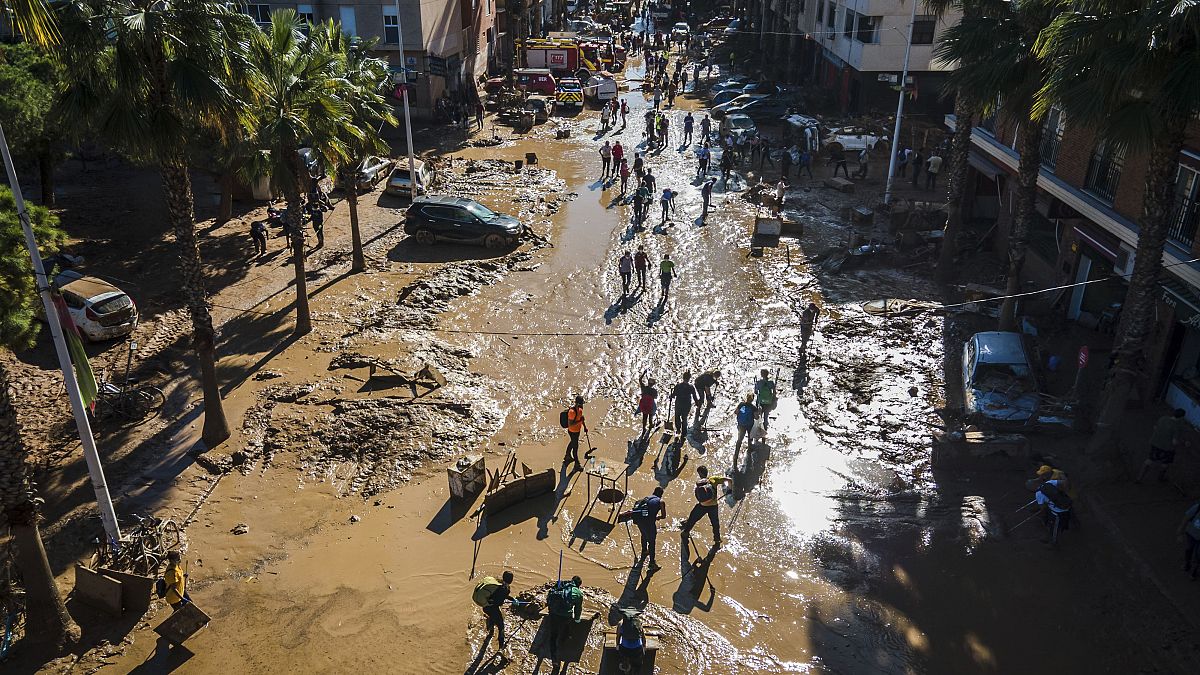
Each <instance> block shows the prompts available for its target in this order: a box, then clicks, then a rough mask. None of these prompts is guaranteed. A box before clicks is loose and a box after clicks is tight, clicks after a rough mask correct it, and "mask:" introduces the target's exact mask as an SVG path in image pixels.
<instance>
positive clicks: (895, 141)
mask: <svg viewBox="0 0 1200 675" xmlns="http://www.w3.org/2000/svg"><path fill="white" fill-rule="evenodd" d="M919 1H920V0H910V2H912V16H910V17H909V19H908V40H907V41H906V42H905V43H904V72H903V73H902V74H901V75H900V100H899V101H897V102H896V128H895V130H894V131H893V132H892V145H891V147H890V148H889V149H888V154H890V155H891V158H890V159H889V160H888V175H887V185H886V187H884V189H883V203H884V204H890V203H892V181H893V180H895V178H896V151H897V150H898V149H899V147H900V119H901V118H902V117H903V116H904V94H905V93H906V92H905V91H904V87H905V85H906V84H907V83H908V59H909V55H910V54H911V53H912V38H913V26H914V25H915V24H916V23H917V2H919Z"/></svg>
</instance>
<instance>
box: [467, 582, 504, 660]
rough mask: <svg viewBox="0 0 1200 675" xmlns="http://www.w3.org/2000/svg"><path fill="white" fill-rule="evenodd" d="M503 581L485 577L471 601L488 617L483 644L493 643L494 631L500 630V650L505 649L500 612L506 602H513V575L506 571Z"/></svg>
mask: <svg viewBox="0 0 1200 675" xmlns="http://www.w3.org/2000/svg"><path fill="white" fill-rule="evenodd" d="M500 578H501V579H502V580H503V581H497V580H496V577H484V578H483V579H481V580H480V581H479V583H478V584H476V585H475V591H474V592H473V593H472V594H471V600H472V601H474V602H475V604H476V605H479V606H480V608H482V609H483V614H484V616H486V617H487V631H488V634H487V637H486V638H485V639H484V641H483V644H484V645H487V644H488V643H489V642H491V641H492V631H494V630H496V629H497V628H499V629H500V649H504V613H503V612H501V611H500V609H501V607H503V606H504V603H505V602H509V601H511V600H512V598H511V595H512V588H511V586H512V582H513V573H512V572H509V571H507V570H505V572H504V574H503V575H501V577H500Z"/></svg>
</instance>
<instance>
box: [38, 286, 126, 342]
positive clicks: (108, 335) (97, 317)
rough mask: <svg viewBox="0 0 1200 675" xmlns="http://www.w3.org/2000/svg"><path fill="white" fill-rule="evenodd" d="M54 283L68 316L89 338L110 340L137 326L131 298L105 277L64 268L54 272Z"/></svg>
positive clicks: (96, 340)
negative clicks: (65, 306) (56, 272)
mask: <svg viewBox="0 0 1200 675" xmlns="http://www.w3.org/2000/svg"><path fill="white" fill-rule="evenodd" d="M53 285H54V287H55V288H56V289H58V292H59V293H60V294H61V295H62V298H63V302H65V303H66V305H67V311H68V312H69V313H70V315H71V320H72V321H74V322H75V325H76V326H77V327H78V328H79V332H80V333H82V334H83V336H84V337H86V338H87V339H88V340H90V341H92V342H99V341H100V340H112V339H114V338H119V337H122V336H125V335H129V334H130V333H132V332H133V329H134V328H136V327H137V322H138V311H137V305H136V304H134V302H133V298H131V297H129V296H128V295H126V294H125V291H122V290H121V289H119V288H117V287H116V286H113V285H112V284H110V283H108V282H107V281H105V280H103V279H98V278H96V277H90V276H87V275H84V274H82V273H80V272H77V271H75V270H63V271H61V272H59V273H58V274H56V275H54V282H53Z"/></svg>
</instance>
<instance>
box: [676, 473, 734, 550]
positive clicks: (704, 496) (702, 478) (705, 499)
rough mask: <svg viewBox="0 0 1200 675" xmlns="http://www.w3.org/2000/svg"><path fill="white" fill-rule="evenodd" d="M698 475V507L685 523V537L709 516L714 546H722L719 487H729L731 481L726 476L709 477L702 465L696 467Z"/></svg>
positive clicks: (694, 507)
mask: <svg viewBox="0 0 1200 675" xmlns="http://www.w3.org/2000/svg"><path fill="white" fill-rule="evenodd" d="M696 475H697V476H698V477H699V479H698V480H697V481H696V490H695V494H696V505H695V506H693V507H692V512H691V513H690V514H689V515H688V517H687V520H685V521H684V523H683V527H682V528H681V529H682V530H683V536H685V537H686V536H688V534H690V533H691V531H692V526H694V525H695V524H696V523H697V522H699V521H700V519H701V518H703V517H704V516H708V520H709V522H711V523H712V529H713V544H714V545H716V546H720V545H721V520H720V515H719V513H718V511H717V503H718V494H717V486H718V485H724V486H726V487H728V486H729V483H730V480H729V479H728V478H726V477H724V476H709V475H708V467H707V466H704V465H701V466H698V467H696Z"/></svg>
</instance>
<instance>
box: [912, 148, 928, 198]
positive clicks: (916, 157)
mask: <svg viewBox="0 0 1200 675" xmlns="http://www.w3.org/2000/svg"><path fill="white" fill-rule="evenodd" d="M909 164H911V165H912V186H913V187H914V188H915V187H917V181H918V180H919V179H920V178H921V169H923V168H924V167H925V148H921V149H919V150H917V151H916V152H915V153H914V154H913V156H912V160H911V161H910V162H909Z"/></svg>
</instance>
